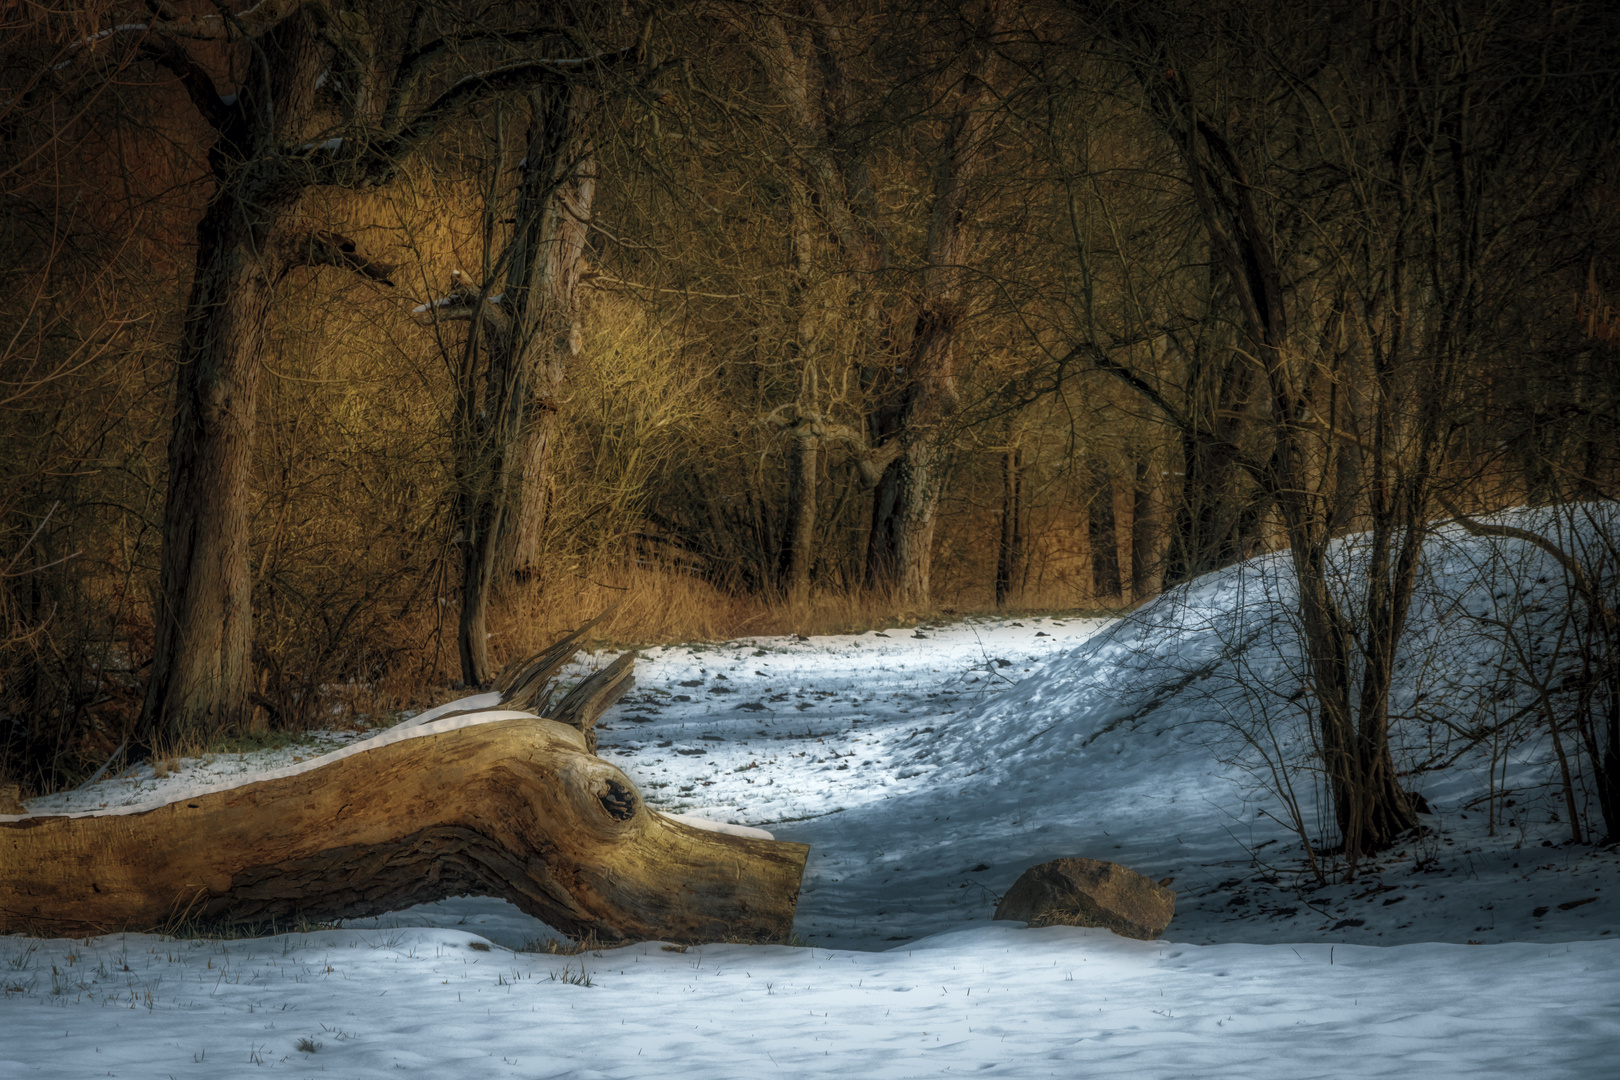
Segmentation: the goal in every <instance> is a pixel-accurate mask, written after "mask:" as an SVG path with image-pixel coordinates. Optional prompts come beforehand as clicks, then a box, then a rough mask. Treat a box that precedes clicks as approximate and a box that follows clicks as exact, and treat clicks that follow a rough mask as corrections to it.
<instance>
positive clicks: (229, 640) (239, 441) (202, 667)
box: [142, 197, 270, 744]
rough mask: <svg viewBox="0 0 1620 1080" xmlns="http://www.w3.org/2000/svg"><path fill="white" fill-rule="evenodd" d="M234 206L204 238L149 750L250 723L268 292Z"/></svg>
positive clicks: (222, 208) (172, 480) (179, 373)
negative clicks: (253, 507)
mask: <svg viewBox="0 0 1620 1080" xmlns="http://www.w3.org/2000/svg"><path fill="white" fill-rule="evenodd" d="M242 218H243V210H242V208H241V207H239V206H238V205H236V204H235V201H234V200H232V199H230V198H229V197H225V198H221V199H219V200H217V201H216V203H215V205H214V206H213V207H212V208H211V209H210V211H209V213H208V214H207V216H205V217H204V219H203V221H202V223H201V225H200V226H199V227H198V253H197V279H196V281H195V282H194V284H193V286H192V298H191V303H190V309H191V316H190V319H189V321H188V323H187V326H186V333H185V339H184V342H183V344H182V345H181V357H180V361H179V364H178V366H177V368H176V371H175V415H174V430H173V433H172V434H171V435H170V438H169V490H168V498H167V502H166V504H165V507H164V516H163V549H162V556H161V569H160V579H159V580H160V584H159V594H158V612H157V626H156V635H155V638H156V640H155V652H154V655H153V658H152V672H151V676H150V678H149V680H148V682H147V696H146V703H145V713H144V716H143V723H142V729H143V736H144V741H145V742H147V743H148V744H155V743H159V742H162V743H168V744H188V743H197V742H201V741H205V740H206V739H207V738H208V737H210V736H211V735H213V734H215V733H217V732H219V731H221V730H224V729H227V728H231V727H237V726H240V725H242V724H243V723H244V722H245V721H246V720H247V719H248V715H249V706H248V693H249V691H250V689H251V687H252V675H253V671H252V664H251V660H250V655H251V646H252V632H253V617H252V610H251V605H250V601H251V587H252V586H251V581H250V579H249V576H248V514H247V489H248V481H249V474H250V471H251V469H252V465H253V430H254V423H255V417H256V412H257V404H258V393H259V363H260V359H261V354H262V352H263V348H264V331H265V326H264V324H265V320H266V318H267V317H268V314H269V307H270V282H269V280H268V277H267V275H266V271H265V267H264V265H263V262H264V260H263V256H262V254H261V252H262V249H263V247H264V246H265V237H264V234H263V230H261V229H256V228H254V227H253V224H252V223H250V222H246V221H244V220H242Z"/></svg>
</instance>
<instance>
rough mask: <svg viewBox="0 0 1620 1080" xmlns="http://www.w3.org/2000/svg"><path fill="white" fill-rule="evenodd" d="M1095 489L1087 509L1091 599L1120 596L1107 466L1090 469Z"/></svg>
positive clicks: (1111, 485) (1111, 484) (1111, 483)
mask: <svg viewBox="0 0 1620 1080" xmlns="http://www.w3.org/2000/svg"><path fill="white" fill-rule="evenodd" d="M1091 476H1092V480H1093V482H1094V484H1095V488H1094V489H1093V491H1092V495H1091V502H1090V503H1089V504H1088V505H1087V507H1086V523H1087V530H1086V531H1087V536H1088V539H1089V540H1090V542H1091V544H1090V546H1091V598H1092V599H1093V600H1101V599H1103V598H1104V597H1117V596H1119V594H1120V585H1121V582H1120V575H1119V529H1118V527H1117V526H1118V522H1117V521H1116V520H1115V517H1114V479H1113V477H1112V476H1110V475H1109V473H1108V469H1107V467H1106V466H1104V465H1101V464H1096V463H1094V464H1093V465H1092V469H1091Z"/></svg>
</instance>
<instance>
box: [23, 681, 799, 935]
mask: <svg viewBox="0 0 1620 1080" xmlns="http://www.w3.org/2000/svg"><path fill="white" fill-rule="evenodd" d="M496 715H504V716H506V717H509V718H508V719H500V720H495V721H492V722H489V723H482V724H477V725H474V726H468V727H460V728H456V729H453V730H449V731H441V732H439V733H436V734H427V735H421V736H418V737H415V738H404V739H401V740H399V741H394V742H391V743H389V744H387V745H382V746H377V747H375V748H371V749H363V750H361V751H360V752H358V753H352V754H350V755H349V756H346V757H341V758H339V759H337V760H334V761H332V762H330V763H328V764H323V765H319V766H318V767H315V768H311V769H309V770H307V771H305V772H301V773H297V774H295V775H292V776H286V777H281V778H278V779H271V780H262V781H259V782H258V783H253V784H246V785H243V786H242V787H238V788H232V789H230V790H228V791H221V792H215V793H212V794H207V795H199V796H196V797H194V798H190V799H186V800H184V801H181V802H176V803H170V804H168V805H166V806H162V807H159V808H157V809H153V810H148V811H145V812H142V813H133V814H102V815H97V816H91V817H76V818H73V817H31V818H24V819H22V820H20V821H8V822H0V932H6V933H10V932H26V933H32V934H56V935H78V934H99V933H109V932H112V931H116V930H125V929H130V930H159V929H165V928H168V929H172V928H174V927H176V926H177V925H179V924H181V923H184V922H185V921H187V920H190V919H196V920H201V921H205V922H209V923H230V924H252V923H265V922H270V921H272V920H273V921H278V922H282V923H285V922H287V921H291V920H295V919H300V918H303V919H340V918H354V917H359V916H366V915H376V914H380V913H382V912H386V911H393V910H398V909H399V908H402V907H407V906H409V905H412V904H418V903H425V902H429V901H433V900H441V899H444V898H446V897H451V896H462V895H467V894H473V895H484V896H500V897H504V898H506V899H508V900H510V901H511V902H512V903H514V904H516V905H517V906H518V907H519V908H521V909H522V910H524V911H525V912H527V913H529V914H530V915H533V916H535V917H536V918H539V919H542V920H544V921H545V922H546V923H548V924H549V925H551V926H553V927H556V928H557V929H559V930H562V931H565V932H567V933H569V934H575V935H585V934H594V935H595V936H596V937H597V938H599V939H602V940H607V941H618V940H625V939H648V938H662V939H665V940H670V941H686V942H696V941H738V940H741V941H778V942H780V941H786V940H787V938H788V935H789V933H790V932H791V930H792V926H793V911H794V906H795V904H796V901H797V897H798V890H799V879H800V876H801V874H802V873H803V870H804V863H805V858H806V855H807V854H808V852H809V849H808V848H807V847H805V846H804V845H803V844H792V843H785V842H780V841H775V840H764V839H755V838H751V837H746V836H737V835H728V834H722V833H718V832H711V831H707V830H702V829H698V828H694V827H692V826H689V825H685V824H682V823H681V822H678V821H674V820H671V819H670V818H666V817H664V816H663V815H661V814H659V813H657V812H655V811H653V810H651V809H649V808H648V807H647V805H646V804H645V802H644V801H643V800H642V798H641V795H640V793H639V792H638V791H637V790H636V787H635V785H634V784H633V783H632V782H631V780H630V778H629V777H627V776H625V775H624V773H622V772H620V771H619V770H618V769H617V768H615V767H614V766H612V765H610V764H608V763H607V762H605V761H602V760H600V759H599V758H596V757H593V756H591V755H590V754H589V753H587V752H586V749H585V742H584V739H583V737H582V736H581V734H580V733H579V732H578V731H576V730H574V729H573V728H570V727H566V726H564V725H562V724H560V723H557V722H555V721H551V720H542V719H539V718H537V717H524V716H521V715H519V714H514V713H506V714H496ZM382 738H383V739H387V738H388V736H387V735H384V736H382Z"/></svg>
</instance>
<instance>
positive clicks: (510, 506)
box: [457, 76, 596, 686]
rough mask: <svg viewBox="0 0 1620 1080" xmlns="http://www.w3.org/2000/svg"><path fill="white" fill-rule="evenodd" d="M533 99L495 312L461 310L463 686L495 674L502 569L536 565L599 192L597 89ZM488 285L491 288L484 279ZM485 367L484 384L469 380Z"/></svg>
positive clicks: (553, 84)
mask: <svg viewBox="0 0 1620 1080" xmlns="http://www.w3.org/2000/svg"><path fill="white" fill-rule="evenodd" d="M529 101H530V110H531V113H530V121H529V134H528V139H527V140H526V145H525V153H524V164H523V170H522V174H523V175H522V180H521V181H520V183H519V186H518V195H517V206H516V209H515V211H514V215H515V216H514V221H515V222H516V225H515V228H514V231H513V234H512V239H511V242H510V244H509V245H508V248H507V251H506V253H505V260H504V261H505V263H506V267H507V271H506V279H505V280H506V286H505V289H504V291H503V292H502V294H501V297H500V304H499V315H500V318H499V319H498V320H486V318H485V315H484V312H485V311H486V310H488V309H489V307H491V306H493V305H486V304H484V303H482V302H475V303H474V304H473V305H472V306H471V307H470V308H468V309H467V310H468V311H469V313H470V314H471V323H470V328H469V330H468V333H469V335H471V340H469V342H468V344H467V358H468V359H467V360H466V361H464V362H463V364H462V373H463V374H462V385H461V387H460V390H459V393H460V395H461V397H460V407H459V409H458V420H457V422H458V427H459V432H458V436H457V438H458V441H459V443H460V449H459V451H458V455H457V457H458V471H459V473H460V483H461V490H462V494H461V501H460V514H461V529H462V539H463V547H462V579H461V580H462V586H461V589H462V595H461V623H460V627H459V630H458V635H457V636H458V648H459V651H460V654H461V673H462V679H463V681H465V682H466V684H467V685H468V686H482V685H484V684H486V683H488V682H489V680H490V677H491V676H492V675H493V674H494V670H493V666H492V664H491V661H490V657H489V646H488V633H487V630H486V626H487V622H488V613H489V601H490V593H491V590H492V588H493V587H494V586H495V583H496V581H497V579H498V578H500V577H502V576H504V575H503V574H502V573H501V571H502V569H503V567H504V568H505V569H506V570H508V571H509V572H510V573H512V574H516V575H519V576H525V577H526V576H529V575H531V574H534V573H535V572H537V571H538V570H539V566H540V554H541V551H540V548H541V542H542V540H543V538H544V535H545V518H546V510H547V507H548V500H549V493H550V485H551V462H552V457H553V454H554V449H555V443H556V438H557V409H558V402H559V399H560V396H561V394H562V386H563V381H564V380H565V379H566V378H567V375H568V367H569V364H570V362H571V361H572V360H573V359H574V358H575V356H576V355H577V354H578V352H579V350H580V328H579V311H578V305H577V302H576V299H575V293H576V290H577V286H578V284H579V277H580V272H581V270H582V269H583V267H584V250H585V237H586V226H587V223H588V221H589V219H590V213H591V205H592V203H593V201H594V199H595V193H596V166H595V158H594V156H593V152H592V149H591V143H590V139H589V135H588V132H587V130H586V127H587V121H588V119H589V116H590V114H591V111H592V109H593V107H594V102H595V91H594V89H592V88H591V87H589V86H587V85H585V84H584V83H583V82H580V81H579V80H578V79H576V78H568V77H565V76H558V77H556V78H553V79H552V80H550V81H549V82H548V83H546V84H545V85H543V86H541V87H539V88H537V89H536V90H534V91H533V92H532V93H531V94H530V95H529ZM484 291H485V293H486V294H487V293H488V292H490V287H489V284H488V283H486V284H485V286H484ZM486 322H489V323H490V325H489V329H488V330H487V332H486V331H485V325H486ZM497 323H498V325H497ZM480 343H482V345H483V348H484V349H485V350H486V352H487V360H486V362H485V363H483V364H481V365H480V364H476V363H472V362H470V360H471V357H472V356H473V355H474V353H475V352H476V350H477V348H478V346H479V344H480ZM480 373H481V375H482V379H483V384H482V387H479V386H477V385H475V380H476V379H478V378H479V376H480Z"/></svg>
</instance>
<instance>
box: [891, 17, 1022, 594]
mask: <svg viewBox="0 0 1620 1080" xmlns="http://www.w3.org/2000/svg"><path fill="white" fill-rule="evenodd" d="M980 14H981V17H982V24H981V25H980V26H979V27H977V28H976V30H977V36H978V41H977V42H975V45H976V47H978V48H980V49H981V50H982V51H981V53H980V56H979V58H978V60H977V62H976V63H974V64H973V66H972V67H971V68H970V69H966V70H957V71H954V72H953V73H952V74H953V76H954V78H955V79H956V83H955V85H953V86H952V87H951V88H950V95H949V97H950V101H951V105H952V111H951V113H950V114H949V121H948V123H949V126H948V128H947V129H946V135H945V139H944V141H943V144H942V146H941V149H940V159H939V163H938V165H937V166H936V171H935V175H934V193H933V194H934V205H933V209H932V211H931V212H930V215H929V222H928V248H927V255H926V260H927V261H926V269H925V270H924V272H923V275H922V289H921V297H920V300H919V302H918V305H917V309H916V310H917V318H916V322H915V324H914V326H913V329H912V332H911V338H910V345H909V347H908V349H907V350H906V352H905V354H904V361H903V380H904V381H903V383H902V385H901V390H900V392H901V407H900V410H899V415H898V431H897V433H895V434H894V435H893V436H892V437H894V438H898V439H899V440H900V442H901V452H900V456H899V457H898V458H896V459H895V462H894V464H893V465H891V466H890V470H889V471H890V472H892V473H893V485H894V492H893V494H894V498H893V503H892V509H890V510H889V512H888V514H887V516H884V517H880V516H879V515H878V514H877V513H874V514H873V519H872V526H871V527H872V533H873V538H872V540H871V541H870V542H869V543H868V545H867V550H868V558H869V562H868V566H867V577H868V579H869V580H872V581H876V582H879V583H882V584H886V585H887V586H888V588H889V590H890V591H891V593H892V595H893V597H894V599H895V600H896V601H897V602H898V603H901V604H904V605H907V606H911V607H917V608H927V607H928V606H929V604H930V602H931V598H930V580H929V579H930V574H931V571H932V567H933V556H934V516H935V513H936V511H937V510H938V508H939V494H940V483H941V481H942V479H943V477H942V470H943V466H944V458H945V450H946V443H947V441H948V431H947V427H946V421H947V420H948V418H949V416H950V414H951V412H952V410H954V408H955V407H956V346H957V341H956V335H957V332H958V330H959V329H960V326H961V322H962V319H963V317H964V316H965V314H966V307H967V291H966V284H965V279H964V271H965V267H966V266H967V263H968V255H969V246H970V243H971V240H970V236H969V233H968V222H969V215H968V200H969V198H970V194H971V192H972V190H973V187H974V185H975V183H976V182H977V180H978V177H979V175H980V174H981V173H982V172H983V170H984V167H985V163H986V161H987V160H988V158H989V155H990V149H991V148H990V140H991V137H992V135H993V133H994V131H995V129H996V120H995V109H996V106H997V100H998V99H997V94H996V89H995V87H996V84H997V83H998V81H999V78H1000V69H1001V61H1000V56H999V54H998V53H997V52H996V50H995V49H993V48H990V47H988V46H987V45H986V43H987V42H988V41H990V40H992V39H993V38H994V36H995V34H996V32H997V30H998V28H999V27H1000V25H1001V22H1002V19H1003V18H1004V16H1005V14H1006V12H1005V9H1004V6H1003V5H1001V4H999V3H990V4H986V5H985V7H984V8H983V10H982V12H981V13H980ZM888 479H889V478H888V477H887V476H885V481H886V482H887V481H888ZM882 508H884V499H883V494H882V493H881V492H880V495H879V502H878V503H877V504H875V506H874V509H875V510H876V509H882ZM874 556H876V557H877V558H878V559H879V560H882V561H871V560H872V559H873V557H874Z"/></svg>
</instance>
